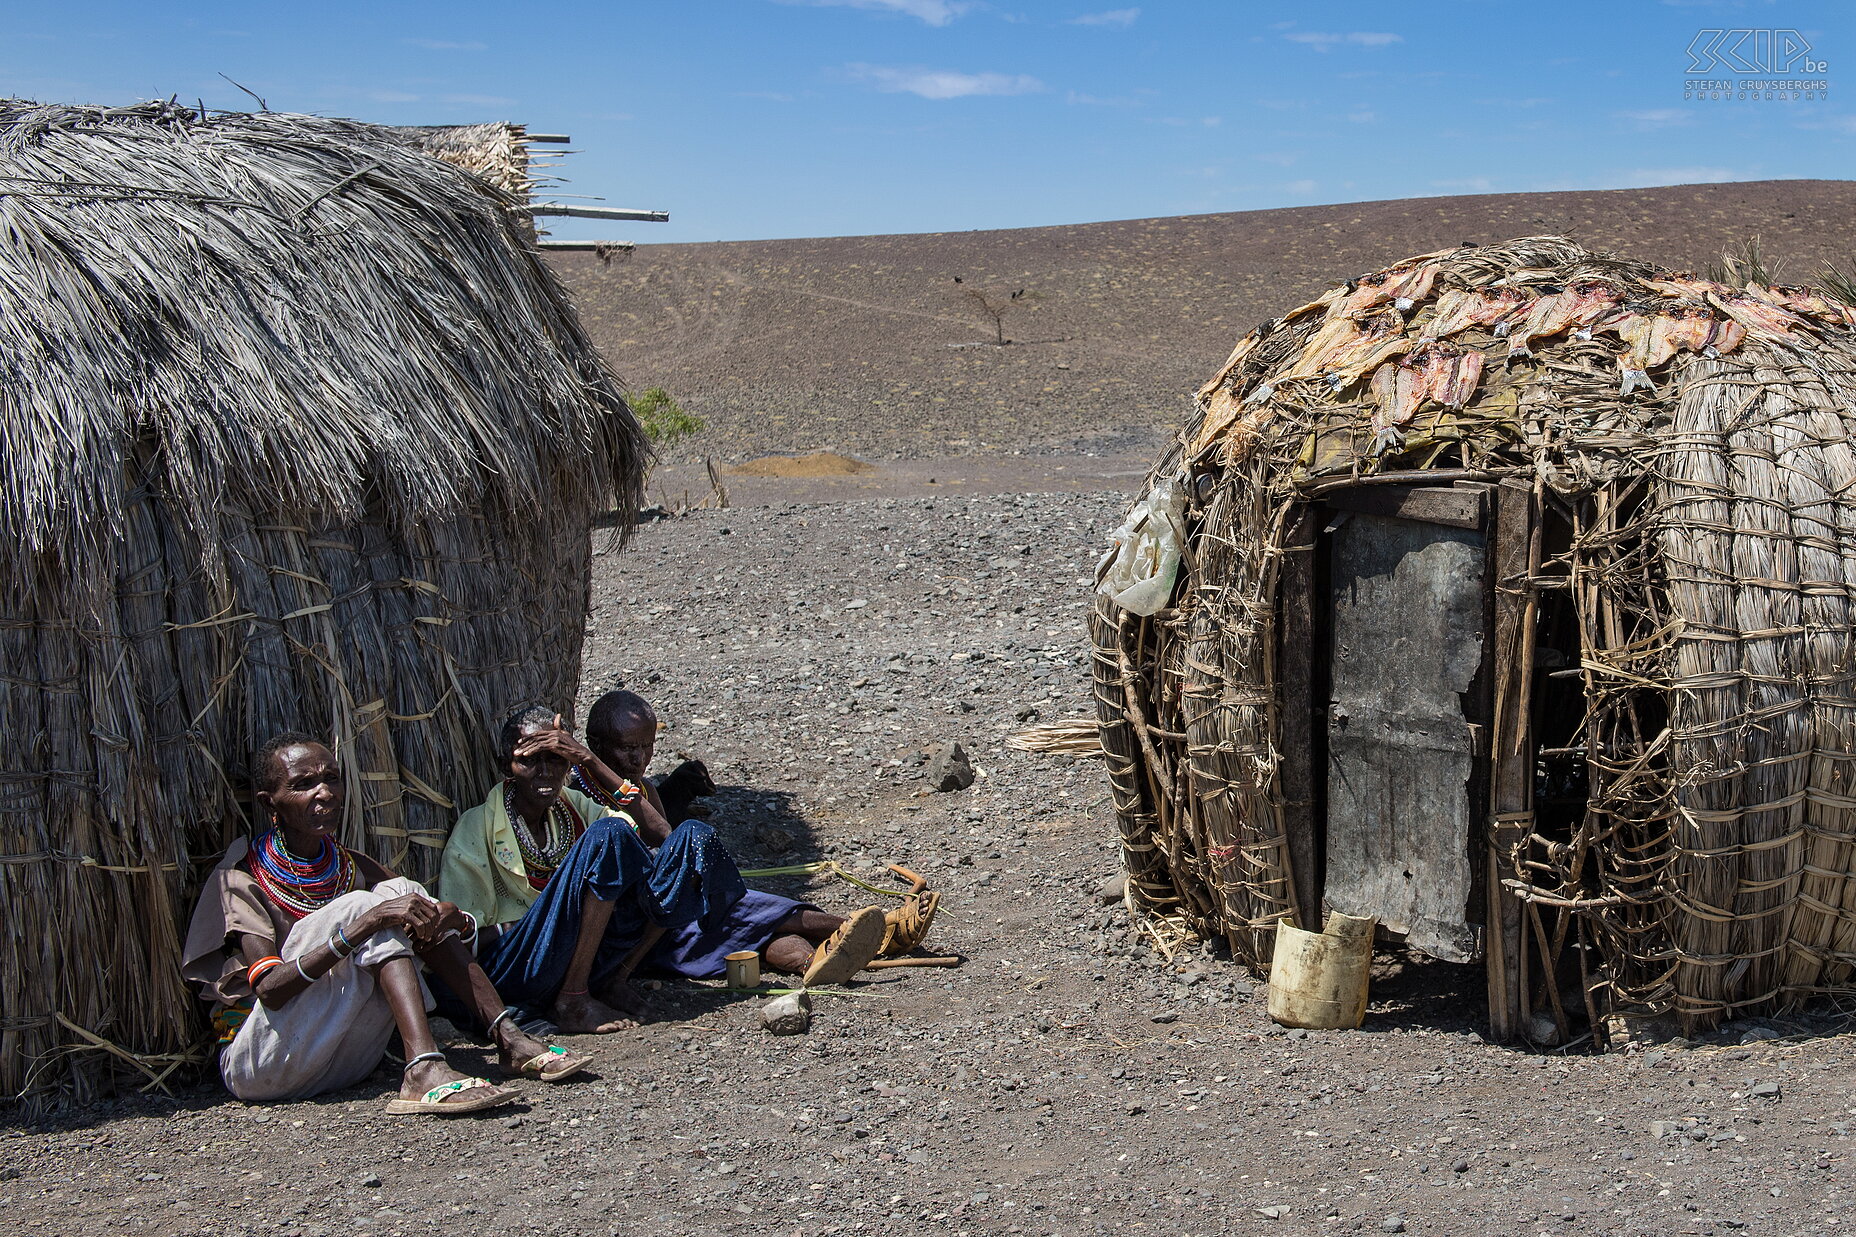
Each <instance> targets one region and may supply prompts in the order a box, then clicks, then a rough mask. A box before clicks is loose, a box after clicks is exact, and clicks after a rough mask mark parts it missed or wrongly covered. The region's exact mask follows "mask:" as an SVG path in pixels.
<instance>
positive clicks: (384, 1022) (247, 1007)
mask: <svg viewBox="0 0 1856 1237" xmlns="http://www.w3.org/2000/svg"><path fill="white" fill-rule="evenodd" d="M252 777H253V782H254V784H255V785H256V788H257V795H256V798H257V803H258V806H259V808H260V809H261V810H262V811H263V812H264V813H265V814H266V815H268V816H269V818H270V824H269V827H268V828H267V829H265V831H264V832H262V833H261V834H259V835H258V837H257V838H256V839H255V840H254V841H251V842H249V843H248V842H247V841H246V840H245V839H243V838H240V839H239V840H237V841H235V842H233V843H232V845H231V846H230V847H229V848H228V849H227V850H226V853H225V857H224V858H222V859H221V860H220V861H219V865H218V866H217V867H216V868H214V869H213V873H212V876H211V877H210V878H209V879H208V880H207V882H206V888H205V889H204V890H202V891H201V893H200V901H199V903H198V905H197V906H196V907H195V909H194V913H193V922H192V925H191V927H190V929H189V931H188V934H187V943H186V947H185V949H184V950H183V973H184V974H185V976H186V978H188V979H189V980H192V981H193V982H195V983H197V984H199V985H200V988H201V990H202V995H203V996H204V997H205V998H206V999H208V1000H211V1001H213V1002H214V1003H215V1007H216V1008H215V1014H214V1024H215V1025H216V1026H217V1027H219V1028H220V1030H221V1039H220V1043H221V1045H222V1048H221V1051H220V1054H219V1074H220V1077H221V1078H222V1079H223V1080H224V1081H225V1085H226V1088H227V1090H229V1091H231V1092H232V1094H234V1095H236V1096H238V1097H239V1098H240V1099H242V1100H255V1101H271V1100H283V1099H303V1098H307V1097H309V1096H312V1095H320V1094H322V1093H324V1092H327V1091H335V1090H339V1089H341V1088H343V1087H347V1086H352V1085H353V1084H355V1083H357V1082H359V1081H361V1080H362V1079H363V1078H366V1077H367V1076H368V1075H369V1074H371V1073H372V1072H373V1071H374V1069H375V1067H376V1066H378V1065H379V1064H380V1061H381V1058H382V1057H383V1056H384V1055H385V1053H386V1050H387V1045H388V1042H389V1041H390V1040H391V1038H392V1036H393V1033H394V1031H395V1030H397V1031H398V1032H399V1035H400V1042H401V1044H402V1045H403V1046H404V1048H405V1051H406V1068H405V1071H404V1073H403V1074H402V1075H401V1081H400V1095H399V1098H398V1099H395V1100H393V1101H392V1102H391V1103H389V1104H388V1106H387V1111H388V1112H390V1113H433V1114H444V1115H451V1114H457V1113H466V1112H477V1111H480V1110H482V1109H485V1108H494V1107H496V1106H498V1105H501V1104H506V1103H508V1102H509V1101H511V1100H513V1099H515V1098H516V1093H515V1092H514V1091H510V1090H507V1089H505V1088H502V1087H496V1086H492V1085H491V1084H490V1083H489V1082H488V1081H486V1080H485V1079H482V1078H472V1077H467V1076H466V1075H464V1074H460V1073H459V1072H457V1071H456V1070H454V1069H452V1068H451V1067H450V1066H449V1065H447V1064H446V1063H445V1057H444V1054H443V1053H442V1052H440V1051H439V1050H438V1047H437V1045H436V1044H435V1043H434V1042H433V1040H432V1028H431V1025H430V1024H429V1023H428V1021H427V1019H426V1011H427V1010H428V1009H429V1008H430V1007H431V1006H430V994H429V993H427V992H426V990H425V986H424V982H423V981H422V980H421V979H420V975H419V964H420V963H421V962H423V963H425V964H426V965H427V966H429V967H431V968H432V970H433V971H435V972H437V973H438V974H439V975H440V976H442V977H443V978H444V979H445V981H446V982H447V983H449V984H450V985H451V987H452V988H453V989H454V990H455V991H457V992H460V993H464V994H467V999H468V1000H469V1001H470V1002H471V1004H472V1005H473V1007H474V1008H475V1009H476V1011H477V1013H478V1016H479V1017H480V1019H481V1020H482V1021H483V1022H484V1023H485V1024H486V1025H487V1026H488V1027H489V1030H490V1035H491V1037H492V1038H493V1039H494V1040H495V1041H496V1045H497V1048H498V1050H499V1052H500V1054H501V1060H502V1066H503V1068H504V1070H506V1071H507V1072H509V1073H511V1074H522V1075H526V1076H528V1077H531V1078H540V1079H542V1080H544V1081H547V1082H558V1081H560V1080H561V1079H563V1078H566V1077H568V1076H570V1075H572V1074H575V1073H577V1072H579V1071H580V1070H581V1069H583V1068H585V1066H586V1065H587V1061H586V1060H585V1059H584V1058H579V1057H572V1056H569V1055H567V1054H566V1053H565V1052H564V1051H562V1050H561V1049H559V1048H553V1047H550V1046H548V1045H545V1044H542V1043H540V1042H539V1041H537V1040H535V1039H533V1038H531V1037H530V1036H528V1035H525V1034H523V1032H522V1030H521V1028H520V1027H518V1026H517V1025H516V1022H515V1020H514V1018H513V1017H511V1015H512V1014H513V1013H514V1012H515V1011H514V1010H511V1009H509V1008H507V1007H505V1006H504V1005H503V1003H502V1001H501V1000H500V999H499V998H498V996H497V993H496V989H495V988H494V987H493V986H492V985H491V984H490V982H489V980H488V978H487V977H486V976H485V975H484V972H483V968H482V967H480V966H478V965H477V963H476V961H475V960H474V959H473V958H472V957H471V953H470V950H469V949H468V948H467V947H466V945H465V942H466V941H468V940H469V939H470V938H471V937H472V936H473V935H474V934H475V932H476V925H475V924H474V923H472V922H471V921H470V919H469V917H468V916H466V915H464V914H463V913H461V912H460V911H459V910H458V908H457V907H455V906H453V905H452V904H450V903H448V902H438V901H434V900H433V899H432V898H431V897H429V896H428V895H427V894H426V891H425V890H424V889H423V888H422V887H421V886H420V885H419V884H418V883H416V882H414V881H410V880H406V879H403V878H401V877H399V876H396V875H394V874H393V873H392V872H390V871H388V870H387V869H386V868H385V867H383V866H381V865H380V864H379V863H377V862H375V861H374V860H373V859H371V858H369V857H368V856H366V855H363V854H359V853H358V852H355V851H351V850H349V849H347V848H346V847H344V846H342V845H341V844H340V843H339V842H337V841H336V840H335V839H334V837H333V836H332V834H333V832H334V830H335V828H336V826H337V825H339V824H340V822H341V819H342V808H343V805H344V803H345V801H346V791H345V789H344V787H345V785H346V784H345V782H344V781H343V779H342V770H341V765H340V764H339V763H338V762H337V761H336V759H335V755H334V753H332V752H330V751H329V749H328V748H326V747H324V746H323V745H322V744H320V743H318V742H316V741H315V740H314V739H312V738H310V737H309V736H308V735H304V734H295V733H291V734H283V735H279V736H278V737H277V738H275V739H273V740H271V741H270V742H269V743H267V744H266V745H265V746H264V748H263V749H262V750H261V751H260V752H259V753H258V755H257V758H256V760H255V761H254V762H253V766H252Z"/></svg>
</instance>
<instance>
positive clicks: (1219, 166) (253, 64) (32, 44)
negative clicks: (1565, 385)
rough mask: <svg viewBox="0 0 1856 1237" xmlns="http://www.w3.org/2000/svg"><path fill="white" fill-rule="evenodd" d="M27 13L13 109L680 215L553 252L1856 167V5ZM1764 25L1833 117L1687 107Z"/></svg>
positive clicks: (470, 6)
mask: <svg viewBox="0 0 1856 1237" xmlns="http://www.w3.org/2000/svg"><path fill="white" fill-rule="evenodd" d="M13 9H14V11H13V12H12V13H11V14H10V15H8V16H7V17H6V18H5V24H4V28H5V29H6V31H7V32H8V33H7V36H6V37H5V38H3V39H0V94H12V95H19V96H24V97H28V98H37V99H45V100H57V101H78V102H97V103H121V102H129V101H133V100H137V99H143V98H150V97H157V96H159V97H166V96H168V95H173V94H178V95H180V96H181V97H182V98H184V99H189V100H191V99H195V98H201V99H204V101H205V102H206V103H207V104H208V105H209V106H213V107H241V106H249V105H250V101H249V100H248V99H247V98H246V96H244V95H243V94H241V93H240V92H239V91H238V90H236V89H235V88H234V87H232V86H230V85H228V84H227V83H226V82H225V81H224V80H222V79H221V78H220V77H219V76H218V75H219V74H221V73H223V74H225V75H226V76H228V77H231V78H235V79H237V80H238V81H240V82H242V83H244V84H245V85H246V86H249V87H250V88H251V89H252V90H253V91H255V92H256V93H258V94H260V95H263V96H264V97H265V98H266V99H267V101H268V102H269V104H270V106H271V107H272V108H273V109H275V110H279V111H302V112H314V113H319V114H324V115H340V116H352V117H357V118H360V119H364V120H372V121H379V122H382V123H391V124H441V123H452V122H466V121H478V120H490V119H513V120H519V121H522V122H524V123H526V124H528V125H529V126H530V128H532V129H534V130H535V131H537V132H566V133H571V134H572V135H573V137H574V141H575V145H574V149H576V150H578V151H580V152H581V153H579V154H576V155H574V156H572V157H571V158H570V159H568V160H567V164H566V170H567V172H568V174H569V176H570V177H571V179H572V182H573V183H572V184H570V185H569V186H567V191H569V192H573V193H577V194H582V195H589V196H597V197H601V198H604V199H605V200H606V201H607V202H608V203H609V204H612V205H618V206H641V207H655V208H663V209H667V210H669V211H670V212H671V222H670V223H668V224H607V223H586V222H570V221H560V222H559V223H558V224H557V225H555V226H554V232H555V234H556V235H557V236H562V237H585V238H592V237H613V238H624V239H632V240H637V241H640V242H649V241H672V240H676V241H685V240H718V239H748V238H759V237H777V236H827V235H854V234H863V233H879V232H923V231H954V230H963V229H968V228H1000V227H1022V226H1031V225H1037V224H1056V223H1078V222H1084V221H1089V220H1098V219H1120V218H1136V217H1143V216H1151V215H1177V214H1196V213H1201V212H1208V211H1228V210H1251V209H1258V208H1263V207H1277V206H1297V205H1307V204H1313V203H1322V202H1345V201H1361V200H1371V199H1379V198H1400V197H1417V196H1431V195H1436V194H1454V193H1486V192H1510V191H1522V190H1536V189H1568V188H1617V187H1624V186H1637V185H1658V184H1679V183H1686V182H1691V181H1716V180H1764V179H1772V178H1784V177H1831V178H1845V177H1849V176H1851V175H1852V174H1853V163H1856V4H1852V3H1850V0H1770V2H1767V0H1744V2H1738V3H1736V2H1733V0H1676V2H1663V3H1658V2H1656V0H1609V2H1595V0H1546V2H1542V0H1528V2H1526V3H1511V2H1506V0H1435V2H1430V3H1412V2H1407V3H1402V4H1389V3H1385V2H1384V0H1380V2H1379V3H1372V4H1361V3H1321V2H1318V0H1309V2H1306V3H1299V4H1289V3H1241V2H1238V0H1229V2H1224V3H1214V2H1192V3H1188V2H1171V3H1168V2H1162V0H1149V2H1147V3H1141V4H1139V5H1135V4H1130V3H1125V0H1082V2H1079V3H1059V2H1055V0H1036V2H1033V3H1011V2H1010V0H1001V2H999V3H993V2H991V0H970V2H969V0H658V2H656V3H642V4H633V3H606V4H597V3H582V2H579V0H558V2H557V3H555V4H553V5H550V6H548V7H547V8H546V9H545V10H544V9H538V10H536V11H535V13H536V15H535V16H533V17H530V18H524V17H522V16H521V15H520V14H521V12H522V6H514V5H509V4H496V5H491V4H483V3H478V2H477V0H453V2H451V3H446V4H442V5H440V4H411V3H392V2H381V3H375V4H370V5H354V4H346V3H337V2H331V3H324V4H318V5H290V6H281V5H278V6H271V5H253V4H249V3H245V4H240V5H218V4H213V3H193V4H185V5H181V4H171V3H140V4H127V3H119V2H117V0H93V2H92V3H90V4H86V5H84V6H82V7H81V8H78V9H65V8H62V7H60V6H46V5H33V6H27V5H24V4H23V3H18V0H16V3H15V4H14V6H13ZM1754 28H1757V29H1763V30H1771V29H1781V30H1796V31H1798V32H1799V37H1800V39H1801V40H1802V42H1803V44H1804V45H1806V50H1803V51H1798V50H1796V48H1794V49H1793V57H1794V63H1793V65H1792V68H1791V70H1790V71H1789V72H1787V73H1785V74H1782V75H1781V76H1783V77H1785V78H1787V79H1796V78H1798V77H1800V76H1803V77H1805V78H1806V79H1807V80H1809V79H1816V80H1825V81H1828V83H1829V87H1830V88H1829V90H1828V92H1827V93H1826V96H1825V97H1823V98H1801V99H1791V100H1785V99H1764V98H1761V99H1757V100H1752V101H1739V100H1721V101H1708V100H1691V99H1685V98H1684V97H1683V96H1684V88H1685V85H1687V84H1688V82H1689V81H1690V80H1691V79H1690V78H1689V77H1688V76H1687V74H1686V70H1688V69H1689V67H1690V65H1691V56H1690V52H1689V51H1688V49H1689V47H1690V46H1691V44H1692V43H1694V41H1695V39H1696V36H1697V34H1698V32H1700V31H1702V30H1704V29H1720V30H1738V29H1754ZM1702 46H1703V47H1704V48H1705V47H1706V43H1705V42H1704V43H1703V44H1702ZM1733 46H1734V49H1735V50H1737V51H1739V52H1740V54H1741V55H1742V56H1743V58H1744V57H1746V56H1750V55H1753V54H1755V52H1754V48H1755V47H1758V46H1761V45H1758V44H1752V43H1744V44H1734V45H1733ZM1800 59H1802V60H1810V61H1817V62H1821V63H1822V65H1823V66H1824V67H1823V68H1822V69H1821V70H1819V71H1816V72H1814V73H1807V72H1806V71H1805V70H1804V69H1803V68H1802V66H1801V64H1799V63H1798V61H1799V60H1800ZM1723 75H1724V74H1712V75H1710V76H1716V77H1718V76H1723ZM1762 76H1763V75H1762Z"/></svg>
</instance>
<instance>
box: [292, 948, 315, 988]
mask: <svg viewBox="0 0 1856 1237" xmlns="http://www.w3.org/2000/svg"><path fill="white" fill-rule="evenodd" d="M290 960H291V961H292V962H294V963H296V973H297V974H298V975H301V976H302V977H303V982H304V983H306V984H313V983H315V982H316V980H315V978H314V977H313V976H312V975H310V973H309V972H308V971H306V970H304V969H303V955H302V954H298V955H297V956H296V957H294V958H292V959H290Z"/></svg>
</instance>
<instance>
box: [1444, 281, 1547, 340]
mask: <svg viewBox="0 0 1856 1237" xmlns="http://www.w3.org/2000/svg"><path fill="white" fill-rule="evenodd" d="M1527 304H1528V300H1527V293H1525V292H1523V291H1521V289H1519V288H1469V289H1464V290H1455V289H1453V290H1451V291H1449V292H1446V293H1444V294H1443V295H1442V296H1440V297H1438V298H1437V312H1436V314H1435V315H1434V316H1433V317H1432V318H1431V320H1430V321H1429V322H1428V323H1426V324H1425V327H1424V337H1425V338H1426V339H1445V338H1448V337H1449V336H1451V335H1455V334H1456V333H1457V332H1458V331H1466V330H1468V329H1469V328H1470V327H1472V326H1494V325H1495V324H1496V323H1498V322H1500V321H1502V320H1503V319H1505V318H1510V317H1513V316H1514V315H1516V314H1519V313H1521V312H1523V311H1525V310H1526V308H1527Z"/></svg>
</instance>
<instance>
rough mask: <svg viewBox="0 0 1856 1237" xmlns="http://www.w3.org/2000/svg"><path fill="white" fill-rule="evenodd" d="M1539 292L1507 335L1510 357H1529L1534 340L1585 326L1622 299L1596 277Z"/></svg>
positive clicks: (1613, 289)
mask: <svg viewBox="0 0 1856 1237" xmlns="http://www.w3.org/2000/svg"><path fill="white" fill-rule="evenodd" d="M1541 291H1543V292H1544V293H1546V295H1544V296H1542V297H1541V298H1540V299H1539V300H1537V301H1535V302H1534V303H1533V304H1532V305H1531V306H1529V307H1528V311H1527V314H1526V316H1525V317H1523V318H1522V319H1521V321H1520V324H1519V325H1518V326H1516V327H1515V328H1514V330H1513V332H1512V334H1511V335H1510V342H1509V344H1508V355H1509V357H1511V358H1512V357H1518V356H1532V355H1533V349H1532V348H1530V347H1529V346H1528V345H1530V344H1531V343H1533V341H1534V340H1536V339H1545V338H1547V337H1548V336H1552V335H1558V334H1559V333H1560V332H1562V331H1569V330H1572V329H1574V328H1575V327H1589V326H1590V325H1591V324H1593V323H1595V322H1597V321H1598V320H1599V319H1600V318H1602V317H1604V316H1605V315H1606V314H1608V313H1610V312H1611V311H1612V310H1614V309H1616V308H1617V307H1618V305H1619V303H1620V302H1622V301H1623V299H1624V294H1623V293H1622V292H1620V291H1619V290H1618V289H1617V288H1615V287H1613V286H1612V285H1610V284H1608V283H1605V282H1603V281H1602V280H1596V279H1582V280H1580V281H1579V282H1577V283H1574V284H1570V285H1568V286H1566V287H1563V288H1561V287H1555V286H1554V285H1552V284H1547V285H1543V286H1542V288H1541ZM1586 338H1588V339H1589V338H1590V336H1589V335H1587V336H1586Z"/></svg>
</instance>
